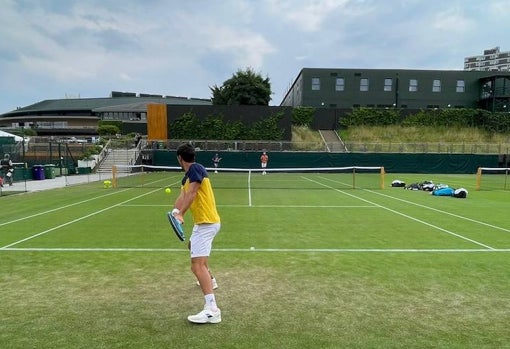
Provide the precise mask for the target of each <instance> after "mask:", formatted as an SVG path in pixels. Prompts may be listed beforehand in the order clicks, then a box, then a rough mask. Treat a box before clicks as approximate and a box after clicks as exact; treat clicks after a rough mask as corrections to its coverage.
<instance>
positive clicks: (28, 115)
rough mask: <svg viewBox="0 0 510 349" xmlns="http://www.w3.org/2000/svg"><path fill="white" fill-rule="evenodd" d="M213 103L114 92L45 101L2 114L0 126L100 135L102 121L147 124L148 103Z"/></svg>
mask: <svg viewBox="0 0 510 349" xmlns="http://www.w3.org/2000/svg"><path fill="white" fill-rule="evenodd" d="M150 103H156V104H159V103H161V104H173V105H212V102H211V100H210V99H200V98H187V97H176V96H162V95H153V94H143V93H140V94H138V95H137V94H136V93H131V92H115V91H114V92H112V93H111V96H110V97H107V98H66V99H51V100H44V101H41V102H38V103H35V104H32V105H29V106H27V107H23V108H18V109H16V110H13V111H11V112H8V113H5V114H2V115H0V128H2V129H4V130H6V129H7V130H8V129H18V128H19V127H20V126H24V127H25V128H32V129H34V130H36V131H37V134H38V135H39V136H45V135H52V136H53V135H55V136H58V135H96V134H97V126H98V123H99V121H101V120H118V121H122V122H123V124H126V125H132V126H134V127H133V130H136V125H137V124H139V125H141V126H143V128H145V127H146V126H145V125H146V123H147V104H150Z"/></svg>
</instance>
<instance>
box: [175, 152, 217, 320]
mask: <svg viewBox="0 0 510 349" xmlns="http://www.w3.org/2000/svg"><path fill="white" fill-rule="evenodd" d="M177 160H178V161H179V164H180V165H181V167H182V168H183V170H184V172H185V174H184V177H183V179H182V186H181V192H180V194H179V197H178V198H177V199H176V201H175V204H174V209H173V210H172V213H173V214H174V216H175V217H176V218H177V219H179V220H180V221H181V222H184V218H183V216H184V214H185V213H186V211H188V210H190V211H191V215H192V216H193V224H194V225H193V230H192V232H191V236H190V239H189V248H190V255H191V271H192V272H193V274H195V276H196V278H197V280H198V282H199V284H200V288H201V289H202V293H203V294H204V298H205V306H204V310H202V311H201V312H199V313H198V314H196V315H190V316H188V320H189V321H190V322H194V323H200V324H204V323H213V324H216V323H218V322H221V311H220V309H219V308H218V306H217V304H216V299H215V297H214V292H213V280H212V277H211V274H210V272H209V255H210V254H211V249H212V243H213V240H214V237H215V236H216V234H218V232H219V231H220V216H219V214H218V211H217V209H216V200H215V198H214V192H213V189H212V186H211V182H210V180H209V177H208V175H207V171H206V169H205V167H204V166H202V165H201V164H199V163H196V162H195V149H194V148H193V146H191V145H190V144H182V145H180V146H179V147H178V148H177Z"/></svg>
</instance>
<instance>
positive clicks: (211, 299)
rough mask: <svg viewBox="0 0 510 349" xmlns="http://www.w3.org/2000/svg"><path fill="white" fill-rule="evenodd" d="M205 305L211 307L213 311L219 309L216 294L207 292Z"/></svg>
mask: <svg viewBox="0 0 510 349" xmlns="http://www.w3.org/2000/svg"><path fill="white" fill-rule="evenodd" d="M204 297H205V305H206V306H207V307H208V308H209V309H211V310H212V311H216V310H218V306H217V305H216V299H215V298H214V294H213V293H211V294H206V295H205V296H204Z"/></svg>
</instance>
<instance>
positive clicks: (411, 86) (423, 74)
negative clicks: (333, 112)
mask: <svg viewBox="0 0 510 349" xmlns="http://www.w3.org/2000/svg"><path fill="white" fill-rule="evenodd" d="M280 105H282V106H290V107H298V106H308V107H314V108H335V109H342V110H344V111H345V112H348V111H350V110H351V109H352V108H359V107H367V108H399V109H402V110H403V111H409V112H416V111H419V110H421V109H436V108H482V109H486V110H488V111H491V112H507V111H508V110H509V109H510V71H505V72H491V71H464V70H408V69H351V68H350V69H343V68H334V69H329V68H303V69H302V70H301V72H300V73H299V75H298V77H297V78H296V80H295V81H294V83H293V84H292V86H291V88H290V89H289V91H288V92H287V93H286V95H285V97H284V99H283V101H282V103H281V104H280Z"/></svg>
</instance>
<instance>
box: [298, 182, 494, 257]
mask: <svg viewBox="0 0 510 349" xmlns="http://www.w3.org/2000/svg"><path fill="white" fill-rule="evenodd" d="M304 178H306V177H304ZM306 179H308V180H309V181H311V182H314V183H317V184H319V185H322V186H324V187H326V188H330V189H333V190H335V191H337V192H339V193H342V194H344V195H348V196H350V197H352V198H355V199H358V200H361V201H364V202H367V203H369V204H372V205H375V206H377V207H380V208H382V209H384V210H387V211H390V212H393V213H395V214H397V215H399V216H403V217H405V218H407V219H410V220H413V221H415V222H418V223H421V224H424V225H427V226H429V227H431V228H434V229H437V230H440V231H442V232H444V233H447V234H450V235H453V236H456V237H458V238H460V239H463V240H466V241H469V242H472V243H474V244H476V245H479V246H482V247H485V248H488V249H491V250H495V248H494V247H491V246H489V245H485V244H482V243H481V242H478V241H476V240H473V239H470V238H468V237H465V236H462V235H460V234H457V233H454V232H452V231H450V230H447V229H443V228H441V227H438V226H437V225H434V224H430V223H428V222H425V221H422V220H421V219H418V218H414V217H412V216H409V215H406V214H404V213H402V212H398V211H395V210H393V209H391V208H389V207H385V206H382V205H379V204H376V203H375V202H371V201H369V200H366V199H363V198H360V197H359V196H356V195H352V194H349V193H347V192H345V191H343V190H339V189H336V188H333V187H331V186H329V185H327V184H324V183H320V182H318V181H315V180H313V179H310V178H306Z"/></svg>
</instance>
